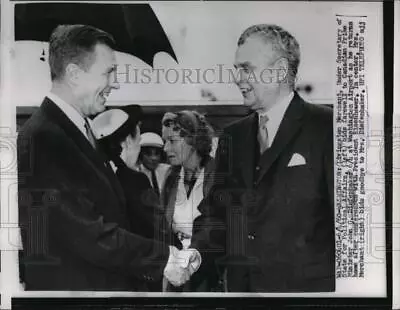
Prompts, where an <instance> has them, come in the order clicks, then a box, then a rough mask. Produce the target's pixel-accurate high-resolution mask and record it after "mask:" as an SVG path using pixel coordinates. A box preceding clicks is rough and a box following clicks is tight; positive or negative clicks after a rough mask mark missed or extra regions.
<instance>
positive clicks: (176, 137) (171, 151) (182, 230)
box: [161, 111, 218, 291]
mask: <svg viewBox="0 0 400 310" xmlns="http://www.w3.org/2000/svg"><path fill="white" fill-rule="evenodd" d="M162 136H163V139H164V141H165V145H164V151H165V152H166V156H167V158H168V161H169V163H170V164H171V165H172V168H171V172H170V173H169V175H168V177H167V179H166V181H165V185H164V190H163V192H162V195H161V203H162V204H163V205H164V208H165V216H166V219H167V223H168V225H170V227H172V231H173V232H174V235H175V238H174V239H172V240H174V241H173V242H175V243H178V244H174V245H175V246H177V247H178V248H179V247H180V248H187V247H189V245H190V242H191V236H192V228H193V221H194V220H195V219H196V218H197V217H198V216H199V215H200V214H201V213H200V211H199V210H198V206H199V204H200V202H201V201H202V199H203V198H205V197H206V196H207V195H208V193H209V190H210V187H211V185H212V183H213V178H214V166H215V164H214V160H213V158H212V157H211V156H210V152H211V149H212V139H213V136H214V132H213V129H212V127H211V125H210V124H209V123H208V122H207V120H206V119H205V117H204V116H203V115H201V114H199V113H198V112H196V111H180V112H177V113H170V112H168V113H166V114H165V115H164V117H163V119H162ZM177 240H178V241H177ZM205 270H207V271H205ZM205 274H206V275H205ZM217 283H218V274H217V269H216V266H203V265H202V266H200V269H199V270H198V271H197V272H196V273H194V274H193V275H192V277H191V279H190V282H189V283H187V284H185V285H184V287H183V288H182V287H181V288H174V287H172V285H169V286H168V288H167V290H171V291H213V290H215V289H216V287H217Z"/></svg>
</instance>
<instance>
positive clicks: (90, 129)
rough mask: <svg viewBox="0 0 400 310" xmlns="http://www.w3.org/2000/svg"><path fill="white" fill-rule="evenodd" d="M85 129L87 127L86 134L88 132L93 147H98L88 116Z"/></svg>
mask: <svg viewBox="0 0 400 310" xmlns="http://www.w3.org/2000/svg"><path fill="white" fill-rule="evenodd" d="M85 129H86V134H87V137H88V140H89V142H90V144H91V145H92V146H93V148H95V149H96V144H97V140H96V138H95V137H94V134H93V131H92V128H91V127H90V124H89V121H88V119H87V118H85Z"/></svg>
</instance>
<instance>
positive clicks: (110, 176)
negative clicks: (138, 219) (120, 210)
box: [41, 97, 126, 204]
mask: <svg viewBox="0 0 400 310" xmlns="http://www.w3.org/2000/svg"><path fill="white" fill-rule="evenodd" d="M41 108H42V109H43V111H44V112H45V113H46V114H47V115H49V117H50V119H52V120H53V121H55V122H56V123H57V124H58V125H59V126H60V127H61V128H62V129H63V130H64V132H65V133H66V134H67V136H68V137H70V138H71V139H72V140H73V141H74V143H75V144H76V145H77V146H78V148H79V149H80V150H81V151H82V154H84V155H85V156H86V157H88V159H89V160H90V162H92V163H93V164H94V166H95V168H97V169H96V170H97V171H98V172H100V173H103V174H104V175H106V178H105V179H106V180H107V181H108V182H109V183H110V185H111V186H112V187H113V188H114V190H115V191H116V193H117V196H118V198H119V199H120V201H121V202H122V203H123V204H125V203H126V200H125V195H124V193H123V190H122V188H121V185H120V184H119V181H118V179H117V177H116V175H115V173H114V172H113V171H112V170H110V168H109V167H107V165H106V164H105V157H104V156H103V155H102V154H101V153H99V152H98V151H96V150H95V149H94V148H93V146H92V145H91V144H90V142H89V140H88V139H86V137H85V136H84V135H83V134H82V132H81V131H80V130H79V129H78V128H77V127H76V126H75V124H74V123H73V122H72V121H71V120H70V119H69V118H68V117H67V116H66V115H65V114H64V112H63V111H62V110H61V109H60V108H59V107H58V106H57V105H56V104H55V103H54V102H53V101H51V100H50V99H48V98H47V97H46V98H45V100H44V102H43V104H42V106H41Z"/></svg>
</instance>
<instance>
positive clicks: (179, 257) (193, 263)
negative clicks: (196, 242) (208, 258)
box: [164, 246, 201, 286]
mask: <svg viewBox="0 0 400 310" xmlns="http://www.w3.org/2000/svg"><path fill="white" fill-rule="evenodd" d="M200 264H201V256H200V253H199V252H198V251H197V250H196V249H183V250H181V251H179V250H178V249H177V248H176V247H174V246H170V247H169V258H168V262H167V265H166V266H165V269H164V278H165V279H166V280H168V282H170V283H171V284H172V285H173V286H181V285H183V284H185V283H186V282H187V281H188V280H189V279H190V277H191V276H192V274H193V273H195V272H196V271H197V270H198V269H199V267H200Z"/></svg>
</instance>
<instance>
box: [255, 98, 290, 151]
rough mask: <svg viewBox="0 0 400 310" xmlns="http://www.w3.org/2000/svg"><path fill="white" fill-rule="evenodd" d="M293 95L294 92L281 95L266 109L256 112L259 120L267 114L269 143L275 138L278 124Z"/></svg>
mask: <svg viewBox="0 0 400 310" xmlns="http://www.w3.org/2000/svg"><path fill="white" fill-rule="evenodd" d="M293 97H294V92H291V93H290V94H289V95H287V96H285V97H283V98H282V99H281V100H280V101H278V102H277V103H276V104H274V105H273V106H272V108H271V109H269V110H268V111H266V112H262V113H258V120H260V118H261V117H262V116H265V115H267V116H268V122H267V130H268V140H269V143H270V145H272V142H273V141H274V139H275V136H276V134H277V132H278V129H279V126H280V124H281V122H282V120H283V116H284V115H285V112H286V109H287V108H288V106H289V104H290V102H291V101H292V99H293Z"/></svg>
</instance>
